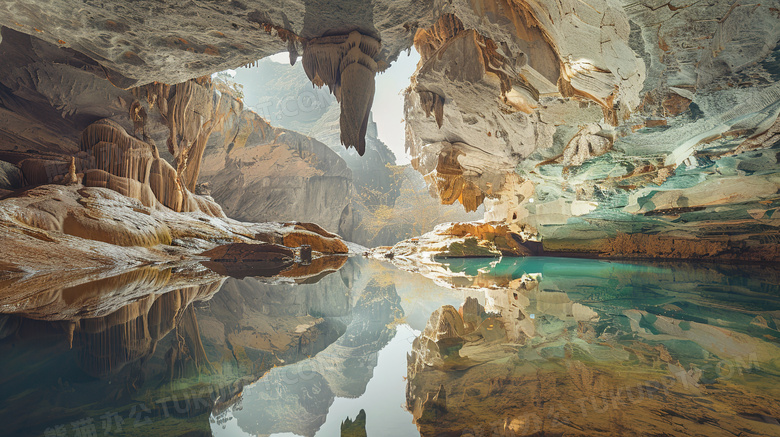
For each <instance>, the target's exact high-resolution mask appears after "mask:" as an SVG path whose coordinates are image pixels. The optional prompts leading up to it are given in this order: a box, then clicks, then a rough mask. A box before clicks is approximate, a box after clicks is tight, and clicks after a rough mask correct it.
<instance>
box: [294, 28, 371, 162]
mask: <svg viewBox="0 0 780 437" xmlns="http://www.w3.org/2000/svg"><path fill="white" fill-rule="evenodd" d="M380 47H381V43H380V42H379V41H377V40H376V39H374V38H372V37H370V36H366V35H362V34H360V33H359V32H357V31H353V32H351V33H350V34H349V35H336V36H326V37H322V38H314V39H312V40H310V41H309V42H308V44H307V45H306V48H305V50H304V53H303V69H304V70H305V71H306V75H307V76H308V77H309V80H311V81H312V83H313V84H314V85H316V86H318V87H322V86H323V85H327V86H328V88H329V89H330V92H331V93H333V95H334V96H336V100H338V101H339V103H340V104H341V119H340V127H341V143H342V144H344V145H345V146H346V147H348V148H349V147H354V148H356V149H357V151H358V153H359V154H360V155H361V156H362V155H363V153H365V150H366V130H367V128H368V117H369V113H370V112H371V105H372V104H373V103H374V91H375V89H374V76H375V75H376V72H377V71H378V66H377V60H376V59H377V55H378V54H379V49H380Z"/></svg>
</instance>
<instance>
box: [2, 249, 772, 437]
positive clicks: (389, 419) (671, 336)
mask: <svg viewBox="0 0 780 437" xmlns="http://www.w3.org/2000/svg"><path fill="white" fill-rule="evenodd" d="M337 264H339V265H336V264H328V266H327V268H324V269H320V271H319V272H314V271H305V272H304V271H302V272H301V274H295V275H293V277H284V278H278V277H277V278H257V277H251V276H249V277H245V278H243V279H238V278H233V277H227V278H226V277H223V276H221V275H218V274H216V273H214V272H213V271H211V270H208V269H205V268H203V267H202V266H197V265H196V266H177V267H164V266H149V267H144V268H142V269H137V270H134V271H130V272H124V273H119V274H115V275H113V276H106V275H102V276H99V277H98V278H97V279H95V277H93V276H87V277H85V278H84V279H83V280H82V281H77V280H75V279H72V278H71V279H72V280H69V282H68V283H67V284H64V286H60V287H58V286H56V284H50V283H47V285H46V286H45V287H42V288H41V289H40V291H38V292H35V290H34V286H33V285H32V283H31V282H30V281H28V282H25V283H24V284H26V287H27V288H25V289H24V292H23V293H14V292H12V291H13V290H11V289H5V290H3V292H1V293H0V368H2V369H3V372H0V384H2V385H1V386H2V391H1V392H0V419H2V423H3V424H4V429H5V430H6V432H8V433H9V435H92V434H91V432H92V430H94V435H184V434H187V435H225V436H238V435H241V436H243V435H278V436H289V435H300V436H314V435H317V436H332V435H339V434H343V435H362V432H363V430H365V431H366V432H367V434H368V435H369V436H416V435H423V436H439V435H457V436H461V435H473V436H475V437H476V436H488V435H489V436H492V435H501V436H505V435H542V434H545V435H546V434H566V435H630V434H636V435H644V434H648V433H651V434H664V433H665V434H666V435H691V434H700V435H721V434H722V435H726V434H729V433H734V434H739V433H742V434H743V435H778V432H780V424H778V418H780V401H779V399H780V385H779V384H778V382H780V346H779V345H778V342H780V332H778V323H780V286H779V285H778V284H780V275H779V274H778V271H777V270H776V269H773V268H769V267H765V266H720V265H710V264H700V265H690V264H684V263H665V264H663V263H661V264H658V263H657V264H652V265H650V264H631V263H620V262H604V261H594V260H576V259H575V260H569V259H555V258H541V257H540V258H516V259H508V258H504V259H503V260H501V261H500V262H498V261H496V260H480V259H465V260H464V259H460V260H448V261H447V263H446V264H443V265H441V268H438V269H434V270H431V271H429V272H427V273H426V274H427V275H428V276H430V277H431V279H435V281H436V283H435V282H434V281H431V280H430V279H426V278H424V277H422V276H420V275H418V274H412V273H407V272H404V271H400V270H397V269H395V268H393V267H392V266H391V265H389V264H387V263H379V262H377V261H373V260H367V259H363V258H340V259H339V260H338V263H337ZM18 283H19V282H17V284H18ZM437 283H438V284H441V285H436V284H437ZM347 419H349V420H348V421H347Z"/></svg>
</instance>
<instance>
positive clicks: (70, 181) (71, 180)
mask: <svg viewBox="0 0 780 437" xmlns="http://www.w3.org/2000/svg"><path fill="white" fill-rule="evenodd" d="M78 183H79V177H78V176H77V175H76V158H75V157H74V158H70V166H69V167H68V174H66V175H65V178H64V179H62V185H76V184H78Z"/></svg>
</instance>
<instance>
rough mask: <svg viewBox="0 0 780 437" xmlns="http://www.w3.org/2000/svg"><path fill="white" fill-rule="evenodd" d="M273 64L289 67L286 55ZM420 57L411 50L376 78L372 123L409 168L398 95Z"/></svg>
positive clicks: (275, 56)
mask: <svg viewBox="0 0 780 437" xmlns="http://www.w3.org/2000/svg"><path fill="white" fill-rule="evenodd" d="M270 59H271V60H272V61H274V62H278V63H280V64H287V65H289V64H290V57H289V55H288V54H287V52H283V53H278V54H276V55H273V56H271V57H270ZM419 60H420V55H419V54H417V51H415V50H414V49H412V51H411V53H410V54H409V55H408V56H407V55H406V52H404V53H401V55H400V56H398V60H397V61H395V62H393V64H392V65H391V66H390V68H388V69H387V70H386V71H385V72H384V73H380V74H377V75H376V94H375V95H374V106H373V109H372V111H373V113H374V121H375V122H376V125H377V130H378V131H379V139H380V140H382V141H384V143H385V144H387V147H389V148H390V150H392V151H393V153H395V157H396V162H397V164H408V163H409V156H408V155H406V153H404V124H403V118H404V98H403V96H402V95H401V92H402V91H403V90H404V89H406V87H408V86H409V78H410V77H411V76H412V74H413V73H414V70H415V68H417V62H418V61H419Z"/></svg>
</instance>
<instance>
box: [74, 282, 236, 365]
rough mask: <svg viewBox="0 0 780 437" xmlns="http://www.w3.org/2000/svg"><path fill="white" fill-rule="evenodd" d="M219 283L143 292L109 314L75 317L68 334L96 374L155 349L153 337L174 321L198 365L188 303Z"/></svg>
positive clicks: (200, 356) (201, 357)
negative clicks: (78, 318) (129, 302)
mask: <svg viewBox="0 0 780 437" xmlns="http://www.w3.org/2000/svg"><path fill="white" fill-rule="evenodd" d="M221 284H222V282H221V281H218V282H215V283H211V284H206V285H200V286H195V287H187V288H182V289H179V290H174V291H171V292H168V293H166V294H164V295H161V296H155V295H153V294H152V295H147V296H146V297H145V298H143V299H140V300H138V301H135V302H133V303H131V304H129V305H126V306H124V307H122V308H120V309H119V310H117V311H115V312H113V313H111V314H109V315H107V316H104V317H97V318H87V319H81V320H79V321H78V322H77V323H76V324H75V326H74V328H73V331H74V332H73V334H72V335H73V347H74V348H75V349H77V350H78V356H79V364H80V366H81V368H82V369H83V370H84V371H85V372H87V373H89V374H91V375H95V376H104V375H107V374H111V373H116V372H118V371H119V370H120V369H122V367H123V366H124V365H126V364H127V363H130V362H133V361H137V360H140V359H142V358H144V357H147V356H150V355H151V354H153V353H154V351H155V349H156V346H157V343H158V342H159V341H160V340H161V339H162V338H163V337H165V336H166V335H168V333H169V332H171V331H172V330H174V328H177V327H181V328H182V330H181V331H182V332H183V333H184V341H185V344H186V346H187V348H186V349H184V348H182V349H183V350H186V351H188V352H187V354H188V356H190V357H194V362H195V364H196V369H201V368H203V366H204V365H206V366H208V360H206V359H205V356H206V355H205V351H204V350H203V345H202V343H200V337H199V330H198V326H197V320H196V319H195V317H194V313H192V310H191V308H190V304H191V302H192V301H193V300H195V299H197V298H198V297H201V296H208V295H210V294H212V293H214V292H216V290H217V289H218V288H219V287H220V286H221ZM188 312H189V315H188ZM178 332H179V330H178V329H177V334H178ZM180 374H181V372H180V373H179V375H180Z"/></svg>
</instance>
